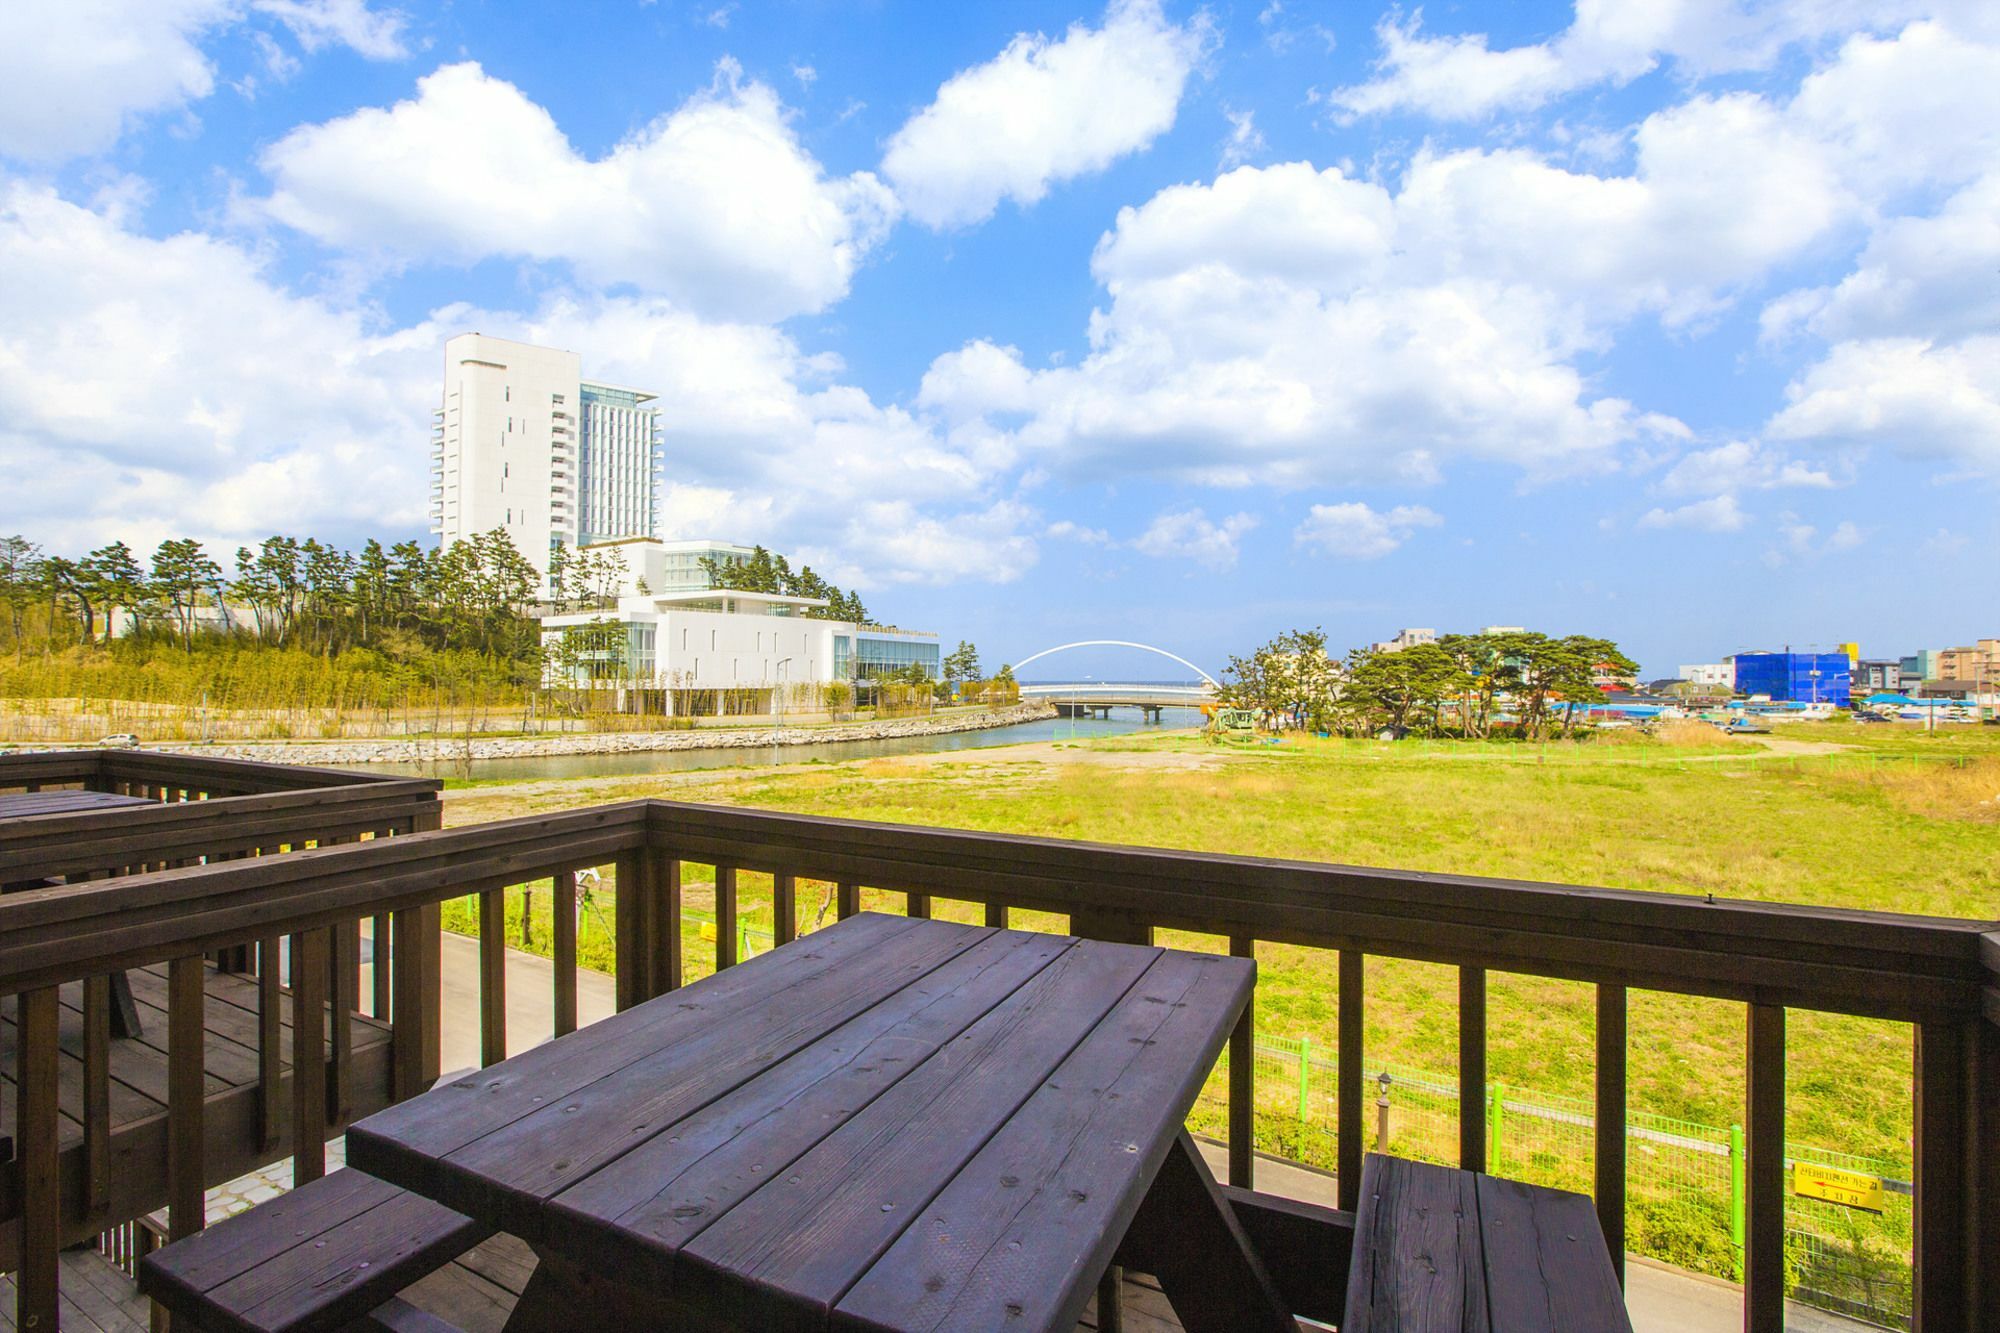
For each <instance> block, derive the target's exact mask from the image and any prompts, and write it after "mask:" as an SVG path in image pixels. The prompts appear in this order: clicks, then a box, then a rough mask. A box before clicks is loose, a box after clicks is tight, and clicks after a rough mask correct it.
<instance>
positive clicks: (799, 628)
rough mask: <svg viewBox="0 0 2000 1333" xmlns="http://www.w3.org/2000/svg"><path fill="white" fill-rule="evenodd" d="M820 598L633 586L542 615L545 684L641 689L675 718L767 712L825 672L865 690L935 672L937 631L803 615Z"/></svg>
mask: <svg viewBox="0 0 2000 1333" xmlns="http://www.w3.org/2000/svg"><path fill="white" fill-rule="evenodd" d="M674 544H675V543H664V544H663V545H669V546H671V545H674ZM636 581H637V580H636V577H635V578H634V582H636ZM825 606H826V602H824V601H823V600H819V599H815V598H809V597H786V596H781V595H779V594H776V593H761V592H738V591H733V590H730V589H721V588H699V589H694V590H688V591H679V592H665V593H660V592H647V593H632V594H629V595H626V596H622V597H620V598H618V599H617V603H616V605H615V606H612V607H610V608H606V609H603V610H596V611H575V612H568V613H565V614H560V615H547V616H543V617H542V622H541V623H542V643H543V646H544V647H545V648H547V649H549V650H550V662H551V665H550V668H549V681H550V683H551V684H570V685H605V686H615V687H617V688H619V689H622V690H625V691H627V692H639V693H642V694H644V695H647V696H650V702H649V703H648V704H647V710H648V711H652V712H658V713H665V714H675V715H683V714H692V713H719V712H724V711H728V712H735V713H768V712H771V711H773V708H774V706H776V705H780V704H781V702H782V701H786V700H796V699H799V698H800V697H801V696H802V695H806V694H809V693H810V692H811V691H812V690H814V689H816V688H819V687H824V686H826V685H828V684H831V683H833V682H835V681H840V682H845V683H849V684H852V685H854V686H856V687H857V689H865V688H866V687H867V686H868V685H869V684H870V683H871V682H873V681H875V680H876V679H878V678H880V677H883V676H887V675H889V674H891V673H892V672H897V671H900V670H905V669H907V668H908V667H910V666H911V665H916V666H919V667H921V668H922V669H923V672H924V674H925V675H926V676H928V677H930V678H931V679H933V680H935V679H937V678H938V675H939V666H940V661H941V658H940V654H939V651H938V639H937V635H935V634H929V633H923V632H920V631H916V630H902V629H891V628H886V627H883V626H878V625H856V624H852V623H849V622H846V621H838V620H820V619H817V618H815V617H814V616H812V615H811V614H809V613H810V612H813V611H817V610H820V609H823V608H824V607H825ZM572 633H573V634H574V643H573V645H572V646H571V647H570V648H569V649H566V648H565V639H566V638H568V637H569V636H570V635H571V634H572ZM725 696H726V697H727V702H726V703H725V702H724V699H725Z"/></svg>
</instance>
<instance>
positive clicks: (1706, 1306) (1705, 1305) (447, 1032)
mask: <svg viewBox="0 0 2000 1333" xmlns="http://www.w3.org/2000/svg"><path fill="white" fill-rule="evenodd" d="M553 978H554V966H553V964H551V962H550V961H549V960H548V959H546V958H541V957H538V956H536V955H534V954H526V953H521V952H519V951H518V950H514V949H509V950H508V951H507V1049H508V1050H509V1051H510V1052H515V1053H518V1052H520V1051H525V1050H527V1049H528V1048H529V1047H531V1046H534V1045H536V1044H537V1043H539V1042H543V1041H547V1040H548V1038H549V1034H550V1032H551V1031H552V1030H553V1024H552V1022H551V1017H552V1014H553V1012H554V1000H553V996H554V990H553V984H554V982H553ZM576 997H577V998H576V1004H577V1021H578V1022H579V1023H594V1022H596V1021H597V1020H598V1019H600V1018H604V1017H607V1016H609V1015H610V1014H611V1013H612V1012H613V1011H614V1009H615V1007H616V1005H615V991H614V988H613V983H612V979H611V978H610V977H608V976H606V975H604V974H603V973H602V972H593V971H591V970H589V969H588V968H578V969H577V983H576ZM443 1061H444V1063H443V1068H444V1069H446V1070H447V1071H453V1070H461V1069H474V1068H477V1067H478V1065H479V942H478V941H477V940H473V939H468V938H466V937H465V936H463V935H453V934H451V933H450V932H446V934H445V936H444V1033H443ZM1201 1146H1202V1154H1203V1156H1205V1157H1207V1158H1208V1160H1209V1164H1210V1166H1211V1167H1213V1168H1214V1170H1215V1171H1216V1173H1217V1174H1218V1175H1221V1174H1223V1173H1224V1172H1226V1170H1227V1160H1228V1150H1227V1149H1226V1148H1225V1147H1224V1146H1223V1145H1221V1144H1217V1143H1210V1142H1206V1141H1204V1142H1203V1143H1202V1145H1201ZM1256 1180H1257V1188H1258V1189H1260V1190H1266V1191H1269V1192H1270V1193H1273V1194H1282V1195H1286V1196H1288V1197H1290V1198H1294V1199H1304V1200H1306V1201H1308V1202H1311V1203H1318V1204H1324V1205H1326V1206H1327V1207H1332V1206H1334V1202H1335V1193H1334V1178H1333V1177H1332V1176H1331V1175H1329V1174H1327V1173H1325V1172H1321V1171H1315V1170H1312V1169H1310V1168H1308V1167H1302V1166H1299V1165H1297V1164H1296V1163H1292V1162H1286V1161H1282V1160H1280V1159H1277V1158H1271V1157H1264V1156H1261V1155H1260V1156H1259V1157H1258V1159H1257V1168H1256ZM1625 1289H1626V1307H1627V1308H1628V1309H1629V1310H1630V1311H1631V1313H1632V1327H1633V1329H1634V1333H1738V1331H1739V1330H1741V1329H1742V1327H1743V1289H1742V1288H1741V1287H1739V1286H1737V1285H1736V1284H1735V1283H1733V1282H1724V1281H1722V1280H1720V1279H1718V1278H1711V1277H1705V1276H1702V1275H1701V1274H1698V1273H1689V1272H1685V1271H1683V1270H1681V1269H1678V1268H1669V1267H1667V1266H1666V1265H1664V1264H1659V1263H1655V1262H1653V1261H1652V1260H1650V1259H1642V1258H1639V1257H1638V1256H1636V1255H1635V1256H1628V1258H1627V1261H1626V1267H1625ZM1785 1327H1786V1328H1787V1329H1790V1330H1793V1333H1868V1330H1871V1329H1874V1328H1875V1325H1873V1324H1864V1323H1860V1322H1857V1321H1855V1320H1851V1319H1844V1318H1841V1317H1840V1316H1838V1315H1830V1314H1826V1313H1824V1312H1823V1311H1819V1310H1814V1309H1811V1308H1809V1307H1807V1306H1802V1305H1798V1304H1790V1305H1788V1306H1787V1307H1786V1314H1785Z"/></svg>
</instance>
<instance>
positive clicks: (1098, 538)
mask: <svg viewBox="0 0 2000 1333" xmlns="http://www.w3.org/2000/svg"><path fill="white" fill-rule="evenodd" d="M1042 535H1043V536H1044V537H1048V538H1051V539H1053V540H1056V541H1072V542H1081V543H1082V544H1083V545H1085V546H1109V545H1111V534H1110V533H1108V532H1106V531H1105V530H1104V529H1103V528H1087V527H1085V526H1083V525H1082V524H1081V523H1075V522H1072V521H1070V520H1069V519H1066V518H1064V519H1058V520H1057V521H1055V522H1054V523H1051V524H1049V526H1048V527H1047V528H1045V529H1043V531H1042Z"/></svg>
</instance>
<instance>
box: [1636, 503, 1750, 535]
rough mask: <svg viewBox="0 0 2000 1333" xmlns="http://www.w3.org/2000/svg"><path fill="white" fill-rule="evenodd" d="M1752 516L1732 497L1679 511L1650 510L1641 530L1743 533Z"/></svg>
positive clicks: (1697, 504)
mask: <svg viewBox="0 0 2000 1333" xmlns="http://www.w3.org/2000/svg"><path fill="white" fill-rule="evenodd" d="M1749 522H1750V515H1748V514H1746V513H1744V512H1743V507H1742V506H1741V505H1739V504H1738V503H1737V502H1736V497H1735V496H1733V495H1718V496H1715V497H1714V498H1712V499H1708V500H1696V501H1694V502H1693V503H1691V504H1684V505H1682V506H1681V507H1680V508H1678V509H1649V510H1647V511H1646V512H1645V513H1644V514H1642V515H1640V517H1639V526H1640V527H1641V528H1655V529H1660V528H1686V529H1690V530H1692V531H1695V532H1741V531H1742V530H1743V529H1744V528H1745V527H1747V526H1748V525H1749Z"/></svg>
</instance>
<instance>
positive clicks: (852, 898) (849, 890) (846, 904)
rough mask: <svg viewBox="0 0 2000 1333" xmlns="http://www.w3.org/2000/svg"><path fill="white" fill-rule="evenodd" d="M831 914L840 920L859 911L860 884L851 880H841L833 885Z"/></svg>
mask: <svg viewBox="0 0 2000 1333" xmlns="http://www.w3.org/2000/svg"><path fill="white" fill-rule="evenodd" d="M833 896H834V909H833V914H834V916H836V917H837V918H839V919H840V920H842V921H845V920H846V919H847V918H848V917H851V916H855V915H858V914H859V913H860V911H861V886H860V885H859V884H856V883H854V882H853V881H852V880H842V881H841V882H840V883H838V884H837V885H835V887H834V895H833Z"/></svg>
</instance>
